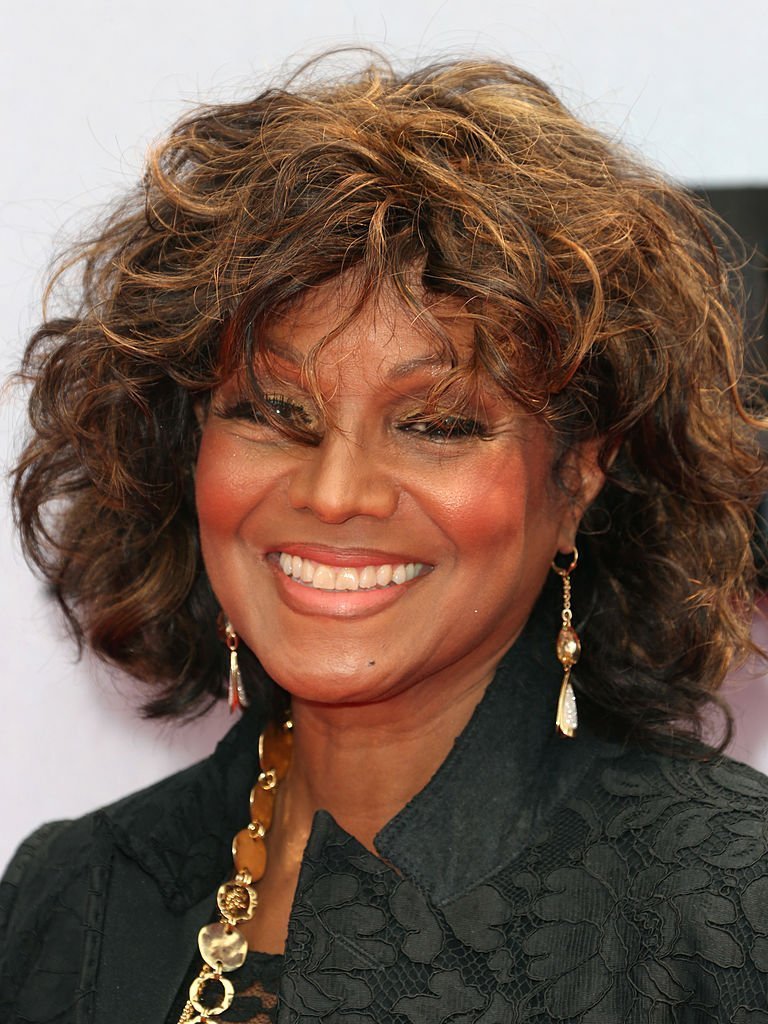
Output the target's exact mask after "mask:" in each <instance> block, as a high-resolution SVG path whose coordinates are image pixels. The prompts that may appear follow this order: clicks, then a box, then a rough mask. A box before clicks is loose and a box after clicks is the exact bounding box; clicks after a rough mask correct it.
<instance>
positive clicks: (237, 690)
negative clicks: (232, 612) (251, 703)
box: [224, 619, 248, 714]
mask: <svg viewBox="0 0 768 1024" xmlns="http://www.w3.org/2000/svg"><path fill="white" fill-rule="evenodd" d="M224 640H225V642H226V645H227V647H228V648H229V691H228V695H227V703H228V704H229V711H230V714H231V713H232V712H233V711H234V710H235V709H236V708H247V707H248V694H247V693H246V692H245V686H244V685H243V677H242V674H241V672H240V665H239V663H238V660H237V648H238V647H239V645H240V637H239V636H238V635H237V633H236V632H235V629H234V626H233V625H232V623H231V622H230V621H229V619H225V620H224Z"/></svg>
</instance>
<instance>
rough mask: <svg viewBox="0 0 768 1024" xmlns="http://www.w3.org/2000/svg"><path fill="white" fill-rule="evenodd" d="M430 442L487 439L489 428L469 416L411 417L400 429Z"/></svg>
mask: <svg viewBox="0 0 768 1024" xmlns="http://www.w3.org/2000/svg"><path fill="white" fill-rule="evenodd" d="M398 429H399V430H401V431H402V432H403V433H407V434H415V435H416V436H418V437H423V438H425V439H427V440H430V441H462V440H466V439H467V438H470V437H479V438H483V439H487V438H488V436H489V433H488V428H487V427H486V426H485V424H483V423H481V422H480V421H479V420H476V419H472V418H470V417H468V416H409V417H408V419H406V420H405V421H404V422H403V423H401V424H400V426H399V427H398Z"/></svg>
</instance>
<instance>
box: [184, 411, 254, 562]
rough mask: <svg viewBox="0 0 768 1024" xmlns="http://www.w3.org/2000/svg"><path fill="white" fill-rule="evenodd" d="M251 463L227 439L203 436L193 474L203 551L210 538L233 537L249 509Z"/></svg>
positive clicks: (210, 432) (212, 432) (209, 432)
mask: <svg viewBox="0 0 768 1024" xmlns="http://www.w3.org/2000/svg"><path fill="white" fill-rule="evenodd" d="M254 469H255V467H254V466H253V465H252V460H250V459H248V458H243V453H242V452H239V451H236V450H235V446H234V445H233V444H232V443H231V441H230V440H229V439H228V438H227V437H222V436H221V434H219V433H218V432H216V431H215V430H207V431H204V432H203V436H202V439H201V442H200V451H199V454H198V458H197V467H196V470H195V502H196V506H197V518H198V522H199V526H200V537H201V540H202V542H203V547H204V548H205V545H206V541H209V540H210V539H212V538H213V537H216V536H219V537H222V536H225V535H233V534H234V533H235V532H236V531H237V529H238V527H239V524H240V523H241V522H242V520H243V518H244V517H245V515H247V512H248V510H249V508H250V507H251V506H252V505H253V502H254V495H255V490H256V483H257V481H256V480H255V479H254V477H255V472H254Z"/></svg>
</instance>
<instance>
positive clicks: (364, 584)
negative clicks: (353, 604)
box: [358, 565, 376, 590]
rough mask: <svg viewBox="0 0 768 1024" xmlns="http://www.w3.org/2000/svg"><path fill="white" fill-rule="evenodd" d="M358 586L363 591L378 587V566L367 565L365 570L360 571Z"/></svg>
mask: <svg viewBox="0 0 768 1024" xmlns="http://www.w3.org/2000/svg"><path fill="white" fill-rule="evenodd" d="M358 586H359V587H360V589H361V590H370V589H371V587H375V586H376V566H375V565H366V567H365V568H364V569H361V570H360V576H359V578H358Z"/></svg>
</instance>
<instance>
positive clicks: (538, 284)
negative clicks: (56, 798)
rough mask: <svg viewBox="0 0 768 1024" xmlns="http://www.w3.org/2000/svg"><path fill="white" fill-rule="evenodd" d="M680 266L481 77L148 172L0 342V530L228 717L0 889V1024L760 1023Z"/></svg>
mask: <svg viewBox="0 0 768 1024" xmlns="http://www.w3.org/2000/svg"><path fill="white" fill-rule="evenodd" d="M721 242H722V238H721V234H720V232H719V229H718V227H717V225H716V224H715V223H714V222H713V220H712V219H711V218H710V216H709V215H708V214H707V213H706V212H705V211H704V210H702V209H701V208H700V207H699V206H698V205H697V204H696V203H695V202H694V200H692V199H691V197H689V196H688V195H687V194H685V193H684V192H682V191H680V190H678V189H676V188H675V187H673V186H671V185H670V184H668V183H667V182H665V181H664V180H663V179H661V177H660V176H659V175H658V174H656V173H654V172H653V171H651V170H649V169H648V168H646V167H644V166H642V165H641V164H639V163H638V162H637V161H635V160H634V159H633V158H632V157H630V156H629V155H628V154H626V153H625V152H623V151H621V150H620V149H619V148H618V147H616V146H615V145H614V144H613V143H609V142H607V141H606V140H605V139H604V138H603V137H601V136H600V135H599V134H597V133H596V132H594V131H593V130H591V129H590V128H588V127H586V126H585V125H583V124H581V123H580V122H579V121H578V120H576V119H575V118H574V117H573V116H572V115H571V114H569V113H568V112H567V111H566V110H565V109H564V108H563V106H562V105H561V104H560V103H559V101H558V100H557V99H556V98H555V97H554V96H553V95H552V93H551V92H550V91H549V90H548V89H547V88H546V87H545V86H544V85H542V83H540V82H539V81H537V80H536V79H534V78H532V77H531V76H529V75H527V74H525V73H524V72H522V71H519V70H518V69H516V68H514V67H511V66H508V65H504V64H500V63H477V62H471V61H468V62H464V61H458V62H455V63H447V64H444V65H441V66H434V67H429V68H426V69H423V70H421V71H417V72H414V73H412V74H404V75H400V74H397V73H395V72H394V71H392V70H391V69H389V68H388V67H387V66H385V65H384V64H377V65H374V66H372V67H371V68H369V69H367V70H363V71H361V72H360V73H359V74H353V75H349V76H347V77H345V78H341V79H339V80H335V81H329V80H324V79H323V78H322V77H319V76H315V77H312V76H307V75H305V76H304V77H301V76H299V77H298V78H295V79H293V80H291V81H289V82H287V83H286V84H285V85H284V86H283V87H280V88H278V87H275V88H273V89H269V90H267V91H266V92H264V93H262V94H261V95H259V96H257V97H256V98H255V99H253V100H250V101H248V102H244V103H240V104H233V105H230V106H215V107H211V108H207V109H202V110H199V111H197V112H196V113H194V114H192V115H191V116H190V117H188V118H186V119H185V120H184V121H182V122H181V123H180V124H179V125H178V126H177V127H176V128H175V129H174V131H173V133H172V134H171V135H170V137H169V139H168V140H167V141H166V142H165V143H163V144H162V145H161V146H160V147H159V148H158V149H156V150H155V152H154V153H153V154H152V155H151V157H150V161H149V165H148V169H147V174H146V177H145V179H144V182H143V185H142V188H141V189H140V190H138V191H137V192H136V193H135V194H133V195H131V196H130V197H128V198H127V199H126V200H125V202H124V203H123V205H122V206H120V207H119V208H118V209H117V210H116V211H115V212H114V213H113V214H112V216H111V218H110V220H109V221H108V222H106V223H105V224H104V225H102V226H101V228H100V230H99V233H98V234H97V236H96V237H95V238H94V239H92V240H91V241H89V242H87V243H86V244H85V245H84V247H83V249H82V252H81V253H80V254H79V262H75V264H72V263H70V264H69V269H70V270H71V268H72V266H73V265H74V266H77V267H79V268H80V272H81V290H80V294H81V300H80V304H79V306H78V308H77V309H75V310H74V311H73V312H72V313H71V315H69V316H62V317H59V318H56V319H51V320H49V321H47V322H46V323H44V324H43V326H42V327H41V328H40V329H39V331H38V332H37V333H36V335H35V336H34V338H33V339H32V341H31V343H30V346H29V350H28V353H27V357H26V362H25V367H24V372H25V374H26V375H27V377H29V378H30V379H31V381H32V382H33V390H32V398H31V407H30V408H31V421H32V427H33V432H32V434H31V438H30V441H29V443H28V446H27V448H26V450H25V453H24V455H23V457H22V460H21V463H20V465H19V468H18V471H17V476H16V490H15V498H16V503H17V505H16V507H17V512H18V519H19V523H20V526H21V530H22V536H23V538H24V542H25V545H26V549H27V551H28V553H29V555H30V557H31V559H32V561H33V563H34V564H36V565H37V566H38V567H39V569H40V570H41V571H42V573H43V575H44V578H45V579H47V580H48V581H49V583H50V585H51V586H52V587H53V590H54V592H55V593H56V595H57V597H58V599H59V601H60V603H61V605H62V607H63V609H64V611H65V612H66V614H67V616H68V617H69V621H70V623H71V625H72V628H73V630H74V633H75V635H76V636H77V638H78V639H79V640H80V641H81V642H87V643H89V644H90V645H91V646H92V647H93V648H94V649H95V650H96V651H97V652H99V653H100V654H101V655H102V656H104V657H106V658H108V659H109V660H110V661H112V662H114V663H116V664H117V665H120V666H122V667H123V668H124V669H126V670H127V671H129V672H131V673H132V674H133V675H135V676H136V677H138V678H140V679H142V680H145V681H146V682H147V683H150V684H152V686H153V687H154V690H153V693H152V697H151V699H150V702H149V704H148V710H149V713H150V714H154V715H184V714H189V713H194V712H199V711H202V710H205V708H206V707H208V706H210V704H211V702H213V701H215V700H216V699H218V698H219V697H220V696H221V695H222V686H224V687H225V689H226V688H227V685H228V692H229V699H230V703H231V704H232V705H233V706H237V705H245V704H246V703H249V704H250V708H249V710H248V711H247V712H246V713H245V714H244V715H243V717H242V719H241V720H240V721H239V722H238V724H237V725H236V726H235V727H234V729H233V730H232V732H231V733H230V735H229V736H228V737H227V738H226V739H225V740H224V741H223V742H222V744H221V745H220V746H219V748H218V749H217V751H216V753H215V754H214V755H213V756H212V757H211V758H210V759H209V760H208V761H205V762H203V763H202V764H200V765H197V766H195V767H193V768H191V769H189V770H187V771H186V772H182V773H181V774H180V775H177V776H175V777H173V778H171V779H169V780H166V781H165V782H161V783H159V784H158V785H156V786H154V787H152V788H150V789H149V790H147V791H145V792H143V793H139V794H136V795H134V796H131V797H128V798H127V799H125V800H123V801H121V802H120V803H118V804H116V805H114V806H112V807H109V808H106V809H105V810H102V811H100V812H98V813H96V814H93V815H89V816H87V817H86V818H84V819H81V820H80V821H76V822H66V823H56V824H53V825H49V826H45V827H43V829H41V830H40V831H39V832H38V833H36V834H35V835H34V836H33V837H32V838H31V839H29V840H28V841H27V843H26V844H24V846H22V847H21V849H20V851H19V853H18V854H17V856H16V858H15V859H14V861H13V862H12V864H11V866H10V868H9V869H8V874H7V876H6V884H5V885H4V887H3V912H4V917H3V927H2V934H3V936H4V939H5V943H4V950H3V953H2V956H3V959H2V972H3V973H2V978H3V981H2V999H3V1001H2V1006H3V1007H4V1018H3V1019H5V1020H14V1021H17V1020H18V1021H22V1020H23V1021H43V1020H45V1021H54V1020H55V1021H64V1020H66V1021H70V1020H76V1021H86V1020H87V1021H91V1022H107V1021H109V1022H110V1024H115V1022H119V1021H126V1022H128V1021H131V1022H134V1024H135V1022H136V1021H147V1022H154V1021H157V1022H163V1021H170V1022H174V1024H175V1021H177V1020H183V1021H205V1020H252V1021H260V1022H261V1021H266V1020H272V1019H276V1020H279V1021H280V1022H282V1024H285V1022H288V1021H290V1022H298V1021H302V1022H304V1021H334V1022H337V1021H338V1022H341V1021H344V1022H348V1024H351V1022H355V1024H357V1022H363V1021H375V1022H377V1024H384V1022H398V1024H402V1022H408V1021H411V1022H433V1021H434V1022H438V1021H448V1020H451V1021H482V1022H483V1024H491V1022H501V1021H538V1022H541V1021H546V1020H551V1019H556V1020H568V1021H580V1022H601V1021H605V1022H608V1021H610V1022H616V1021H637V1022H639V1021H659V1022H661V1021H664V1022H666V1021H697V1022H698V1021H704V1020H714V1021H732V1022H739V1024H746V1022H750V1024H754V1022H757V1021H763V1020H766V1019H768V1017H766V1009H767V1008H768V899H766V896H768V856H767V851H766V838H765V821H766V815H767V813H768V786H766V783H765V781H764V779H763V778H762V777H761V776H758V775H757V774H756V773H755V772H753V771H751V770H750V769H747V768H745V767H744V766H740V765H736V764H733V763H731V762H729V761H728V760H727V759H724V758H722V757H719V756H717V755H716V753H715V752H714V751H712V750H710V749H709V748H707V747H706V746H705V744H704V743H703V741H702V729H703V725H704V721H705V713H706V712H707V711H708V709H709V708H711V707H713V706H717V696H716V691H717V687H718V686H719V684H720V682H721V680H722V678H723V675H724V673H725V671H726V669H727V667H728V666H729V664H730V663H731V662H732V660H733V659H734V657H736V656H738V655H739V654H740V653H742V652H744V651H745V650H746V649H747V648H748V624H749V613H750V609H751V605H752V574H753V566H752V564H751V556H750V551H749V536H750V531H751V527H752V518H753V510H754V508H755V506H756V503H757V501H758V498H759V495H760V494H761V492H762V491H763V489H764V488H765V483H766V482H765V472H764V467H763V463H762V459H761V456H760V451H759V447H758V443H757V435H756V425H757V420H756V419H753V418H752V416H751V415H750V414H749V413H748V412H747V411H746V410H745V409H744V407H743V406H742V404H741V399H740V398H739V389H738V384H739V368H740V359H741V348H740V330H739V321H738V315H737V312H736V305H735V301H734V297H733V295H732V283H731V280H730V277H729V274H728V272H727V268H726V267H724V265H723V263H722V262H721V257H720V256H719V255H718V246H719V245H720V243H721ZM753 412H754V410H753ZM755 415H757V414H756V413H755ZM581 645H583V652H580V647H581ZM572 671H573V679H571V672H572ZM225 676H226V677H227V679H228V684H227V683H226V682H225ZM289 708H290V711H289ZM288 714H290V723H289V722H287V716H288ZM556 725H557V728H556ZM577 728H578V734H576V733H577ZM249 792H250V793H251V796H250V801H251V803H250V814H249ZM249 821H250V825H249ZM233 837H234V842H233ZM233 858H234V862H233Z"/></svg>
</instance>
